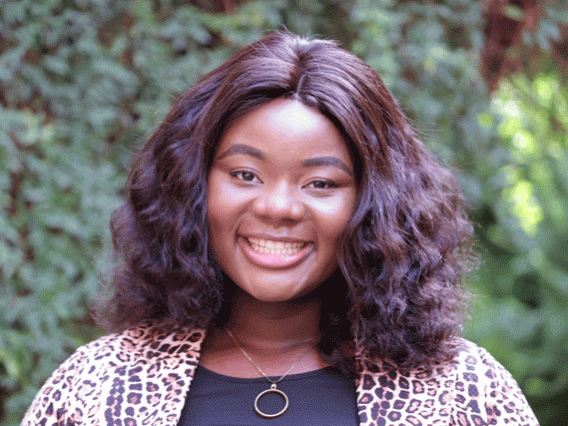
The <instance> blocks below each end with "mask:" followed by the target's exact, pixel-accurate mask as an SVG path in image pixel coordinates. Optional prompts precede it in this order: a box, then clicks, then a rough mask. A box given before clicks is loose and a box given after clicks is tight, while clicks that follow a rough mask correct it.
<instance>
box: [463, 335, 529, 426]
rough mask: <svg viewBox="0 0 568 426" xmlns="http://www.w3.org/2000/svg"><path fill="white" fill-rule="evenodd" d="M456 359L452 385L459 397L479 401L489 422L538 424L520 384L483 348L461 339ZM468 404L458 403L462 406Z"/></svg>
mask: <svg viewBox="0 0 568 426" xmlns="http://www.w3.org/2000/svg"><path fill="white" fill-rule="evenodd" d="M461 346H462V350H461V351H460V354H459V356H458V358H457V360H456V363H455V370H456V389H457V390H458V395H460V400H463V401H466V400H469V403H470V404H475V402H476V401H479V402H483V405H482V406H481V407H479V408H480V409H483V410H484V411H485V412H486V413H487V422H488V423H489V424H501V423H504V424H518V425H538V421H537V419H536V417H535V415H534V413H533V411H532V410H531V408H530V406H529V405H528V402H527V400H526V398H525V396H524V395H523V392H522V391H521V388H520V387H519V385H518V384H517V382H516V380H515V379H514V378H513V376H512V375H511V373H509V371H507V369H505V367H503V366H502V365H501V364H500V363H499V362H498V361H497V360H496V359H495V358H494V357H493V356H492V355H491V354H490V353H489V352H488V351H487V350H485V349H484V348H481V347H479V346H477V345H476V344H474V343H472V342H469V341H467V340H464V339H461ZM468 408H469V407H468V406H467V405H463V404H462V409H464V410H467V409H468Z"/></svg>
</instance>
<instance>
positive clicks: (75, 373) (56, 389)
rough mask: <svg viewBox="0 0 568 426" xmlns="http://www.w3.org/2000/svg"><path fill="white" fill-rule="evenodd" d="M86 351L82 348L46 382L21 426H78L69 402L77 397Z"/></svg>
mask: <svg viewBox="0 0 568 426" xmlns="http://www.w3.org/2000/svg"><path fill="white" fill-rule="evenodd" d="M85 357H86V356H85V352H84V348H79V349H78V350H77V351H76V352H75V353H74V354H73V355H71V357H69V358H68V359H67V360H66V361H65V362H64V363H63V364H61V365H60V366H59V368H58V369H57V370H55V372H54V373H53V374H52V375H51V377H49V379H47V380H46V382H45V383H44V384H43V386H42V387H41V389H40V390H39V392H38V393H37V395H36V396H35V398H34V400H33V401H32V404H31V405H30V407H29V408H28V410H27V411H26V414H25V415H24V418H23V420H22V422H21V426H32V425H57V426H64V425H65V426H66V425H74V424H77V421H76V420H77V418H76V416H77V415H78V414H79V413H77V412H75V410H73V411H74V412H71V409H70V403H71V402H72V401H73V400H74V399H75V398H77V396H78V395H77V394H76V391H77V386H76V384H77V383H76V382H77V380H78V378H79V377H80V376H81V373H82V370H83V369H84V365H85Z"/></svg>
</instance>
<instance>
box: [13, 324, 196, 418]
mask: <svg viewBox="0 0 568 426" xmlns="http://www.w3.org/2000/svg"><path fill="white" fill-rule="evenodd" d="M204 337H205V332H204V330H195V329H191V328H188V327H183V326H179V325H176V324H174V323H150V322H147V323H142V324H140V325H138V326H135V327H131V328H129V329H127V330H124V331H123V332H121V333H114V334H109V335H107V336H104V337H101V338H99V339H97V340H95V341H93V342H90V343H88V344H86V345H84V346H82V347H80V348H78V349H77V350H76V351H75V352H74V353H73V354H72V355H71V356H70V357H69V358H68V359H67V360H66V361H65V362H64V363H63V364H61V366H60V367H59V368H58V369H57V370H56V371H55V372H54V373H53V374H52V375H51V377H50V378H49V379H47V381H46V382H45V384H44V385H43V386H42V388H41V389H40V391H39V392H38V394H37V395H36V397H35V399H34V401H33V402H32V404H31V406H30V408H29V409H28V411H27V413H26V415H25V417H24V420H23V421H22V425H28V424H38V423H41V421H47V422H48V423H50V424H51V423H54V424H59V423H64V424H66V422H67V421H72V423H73V424H75V423H81V422H80V421H79V419H82V420H85V416H86V415H89V416H90V415H92V416H99V415H100V413H101V411H104V409H105V407H104V405H105V404H106V405H108V404H109V400H108V396H109V395H116V396H118V397H120V398H119V399H120V400H123V399H124V398H123V396H128V395H126V394H125V389H131V390H132V389H138V387H140V385H139V384H140V383H142V382H144V381H146V382H147V383H156V387H155V389H156V392H158V391H162V394H163V393H164V392H163V391H164V389H163V385H162V383H163V382H164V379H165V380H167V381H168V383H176V386H177V387H178V388H184V387H186V386H189V385H188V384H186V383H185V382H186V381H187V379H186V378H187V377H188V375H192V373H193V370H194V369H195V366H196V365H197V362H198V360H199V349H200V346H201V342H202V341H203V339H204ZM146 388H147V389H148V386H146ZM130 393H131V392H130ZM141 394H142V392H141V393H140V395H141ZM103 399H104V400H105V401H103ZM129 402H130V401H129ZM106 408H108V407H106ZM87 413H89V414H87ZM93 424H96V422H93Z"/></svg>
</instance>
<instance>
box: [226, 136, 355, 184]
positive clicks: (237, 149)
mask: <svg viewBox="0 0 568 426" xmlns="http://www.w3.org/2000/svg"><path fill="white" fill-rule="evenodd" d="M237 154H244V155H250V156H251V157H254V158H258V159H259V160H263V161H264V160H266V155H265V154H264V153H263V152H262V151H261V150H260V149H257V148H253V147H252V146H249V145H245V144H241V143H236V144H234V145H233V146H231V147H230V148H229V149H227V150H226V151H224V152H223V153H221V154H219V157H217V160H221V159H223V158H225V157H228V156H230V155H237ZM302 166H304V167H320V166H331V167H336V168H338V169H340V170H343V171H344V172H345V173H347V174H348V175H349V176H353V172H352V171H351V169H350V168H349V167H348V166H347V165H346V164H345V163H344V162H343V161H341V160H340V159H339V158H337V157H332V156H322V157H313V158H308V159H306V160H304V161H302Z"/></svg>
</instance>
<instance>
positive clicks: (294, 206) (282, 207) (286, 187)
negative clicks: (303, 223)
mask: <svg viewBox="0 0 568 426" xmlns="http://www.w3.org/2000/svg"><path fill="white" fill-rule="evenodd" d="M253 208H254V212H255V213H256V214H257V215H258V216H260V217H262V218H265V219H266V220H268V221H270V222H273V223H281V222H297V221H299V220H301V219H302V218H303V217H304V214H305V206H304V204H303V202H302V200H301V198H300V194H299V189H297V188H295V187H294V186H293V185H290V184H288V183H287V182H278V183H275V184H273V185H267V186H266V187H265V188H264V190H263V191H262V192H261V193H260V194H259V195H258V197H257V198H256V200H255V202H254V207H253Z"/></svg>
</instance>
